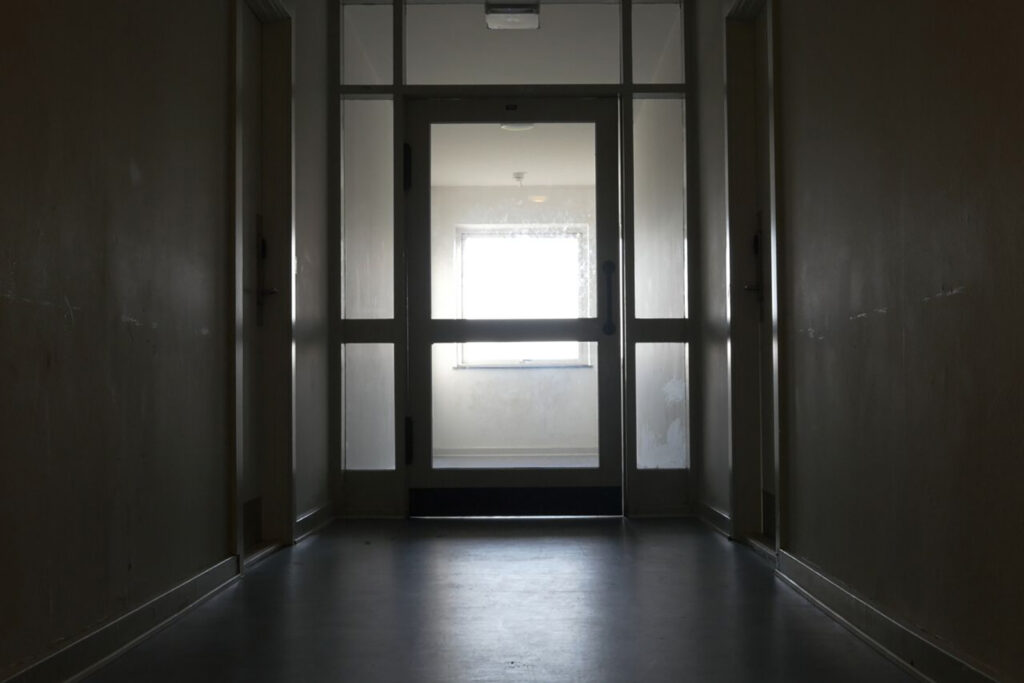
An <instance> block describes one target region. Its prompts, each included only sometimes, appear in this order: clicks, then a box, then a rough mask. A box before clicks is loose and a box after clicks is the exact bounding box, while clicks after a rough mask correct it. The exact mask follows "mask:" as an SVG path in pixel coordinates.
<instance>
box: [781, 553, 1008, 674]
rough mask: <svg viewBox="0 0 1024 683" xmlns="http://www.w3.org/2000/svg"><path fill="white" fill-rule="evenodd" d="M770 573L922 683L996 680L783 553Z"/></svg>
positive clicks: (805, 564) (812, 568) (795, 558)
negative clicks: (774, 572)
mask: <svg viewBox="0 0 1024 683" xmlns="http://www.w3.org/2000/svg"><path fill="white" fill-rule="evenodd" d="M776 573H777V575H778V576H779V577H780V578H781V579H782V580H783V581H785V582H786V583H787V584H789V585H790V586H792V587H793V588H795V589H796V590H797V592H799V593H800V594H802V595H803V596H804V597H806V598H807V599H808V600H810V601H811V602H813V603H814V604H815V605H817V606H818V607H819V608H821V609H822V610H824V611H825V612H826V613H827V614H828V615H829V616H831V617H832V618H833V619H835V620H836V621H838V622H839V623H840V624H842V625H843V626H845V627H846V628H847V629H849V630H850V631H852V632H853V633H854V634H856V635H857V636H859V637H860V638H861V639H863V640H865V641H866V642H867V643H868V644H870V645H871V646H872V647H874V648H875V649H877V650H878V651H880V652H881V653H882V654H884V655H885V656H887V657H888V658H890V659H892V660H893V661H895V662H896V663H897V664H899V665H900V666H902V667H903V668H905V669H906V670H907V671H910V672H911V673H914V674H917V675H918V676H920V677H921V678H923V679H924V680H928V681H942V683H947V682H949V683H992V682H993V681H995V680H996V679H995V678H991V677H990V676H988V675H987V674H985V673H983V672H981V671H980V670H978V669H977V668H976V667H974V666H972V665H970V664H968V663H967V662H965V661H963V660H962V659H960V658H959V657H957V656H956V655H954V654H952V653H950V652H948V651H946V650H945V649H943V648H942V646H940V645H938V644H937V643H934V642H932V641H931V640H929V639H928V638H926V637H925V636H923V635H921V634H920V633H917V632H916V631H913V630H912V629H910V628H908V627H907V626H904V625H903V624H900V623H899V622H897V621H896V620H894V619H893V618H891V617H889V616H888V615H886V614H884V613H883V612H882V611H881V610H879V609H878V608H876V607H874V606H872V605H871V604H869V603H867V602H865V601H864V600H863V599H861V598H859V597H857V596H856V595H854V594H853V593H851V592H850V591H848V590H847V589H846V588H844V587H843V586H840V585H839V584H837V583H836V582H835V581H833V580H832V579H830V578H828V577H827V576H825V575H824V574H822V573H821V572H819V571H818V570H816V569H815V568H814V567H811V566H810V565H808V564H807V563H805V562H803V561H802V560H800V559H799V558H797V557H795V556H793V555H791V554H789V553H787V552H786V551H785V550H780V551H779V556H778V570H777V572H776Z"/></svg>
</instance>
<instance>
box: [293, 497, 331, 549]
mask: <svg viewBox="0 0 1024 683" xmlns="http://www.w3.org/2000/svg"><path fill="white" fill-rule="evenodd" d="M333 519H334V512H333V510H331V506H330V505H321V506H320V507H317V508H313V509H312V510H307V511H306V512H304V513H302V514H301V515H299V517H298V519H296V520H295V542H296V543H298V542H299V541H301V540H302V539H304V538H305V537H306V536H309V535H310V534H312V533H314V532H317V531H319V530H320V529H321V528H322V527H324V526H326V525H328V524H330V523H331V521H332V520H333Z"/></svg>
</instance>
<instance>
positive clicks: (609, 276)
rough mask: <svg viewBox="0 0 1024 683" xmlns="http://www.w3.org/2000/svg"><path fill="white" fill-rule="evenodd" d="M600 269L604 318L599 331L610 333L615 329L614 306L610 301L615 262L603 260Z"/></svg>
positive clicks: (613, 290)
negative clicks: (602, 282) (602, 284)
mask: <svg viewBox="0 0 1024 683" xmlns="http://www.w3.org/2000/svg"><path fill="white" fill-rule="evenodd" d="M601 270H603V271H604V302H605V318H604V325H603V326H602V327H601V331H602V332H604V333H605V334H611V333H612V332H614V331H615V306H614V304H613V302H612V294H614V292H615V282H614V280H613V275H614V274H615V263H614V262H613V261H605V262H604V263H602V264H601Z"/></svg>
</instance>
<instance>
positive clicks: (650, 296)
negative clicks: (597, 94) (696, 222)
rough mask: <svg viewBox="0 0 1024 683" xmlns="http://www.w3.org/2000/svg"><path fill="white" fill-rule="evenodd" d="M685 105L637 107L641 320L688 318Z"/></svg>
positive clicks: (644, 103)
mask: <svg viewBox="0 0 1024 683" xmlns="http://www.w3.org/2000/svg"><path fill="white" fill-rule="evenodd" d="M683 116H684V110H683V101H682V100H679V99H646V100H645V99H638V100H635V101H634V103H633V145H634V148H633V174H634V200H633V244H634V256H633V259H634V260H633V267H634V271H633V284H634V288H635V289H634V291H635V296H636V317H638V318H684V317H686V311H687V307H686V296H687V293H686V155H685V149H684V138H683V125H684V124H683Z"/></svg>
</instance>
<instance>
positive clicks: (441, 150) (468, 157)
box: [430, 123, 594, 187]
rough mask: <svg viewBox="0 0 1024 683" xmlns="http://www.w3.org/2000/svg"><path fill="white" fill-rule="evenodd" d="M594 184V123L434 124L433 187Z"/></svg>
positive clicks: (432, 131)
mask: <svg viewBox="0 0 1024 683" xmlns="http://www.w3.org/2000/svg"><path fill="white" fill-rule="evenodd" d="M517 171H524V172H525V173H526V175H525V177H524V178H523V185H524V186H526V187H531V186H534V187H540V186H548V185H577V186H592V185H594V124H592V123H538V124H535V125H534V126H533V128H531V129H530V130H521V131H511V130H504V129H502V127H501V125H500V124H497V123H445V124H434V125H433V126H432V130H431V165H430V173H431V183H430V184H431V185H447V186H515V185H518V184H519V182H518V181H517V180H516V179H515V178H514V177H513V175H512V174H513V173H515V172H517Z"/></svg>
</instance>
